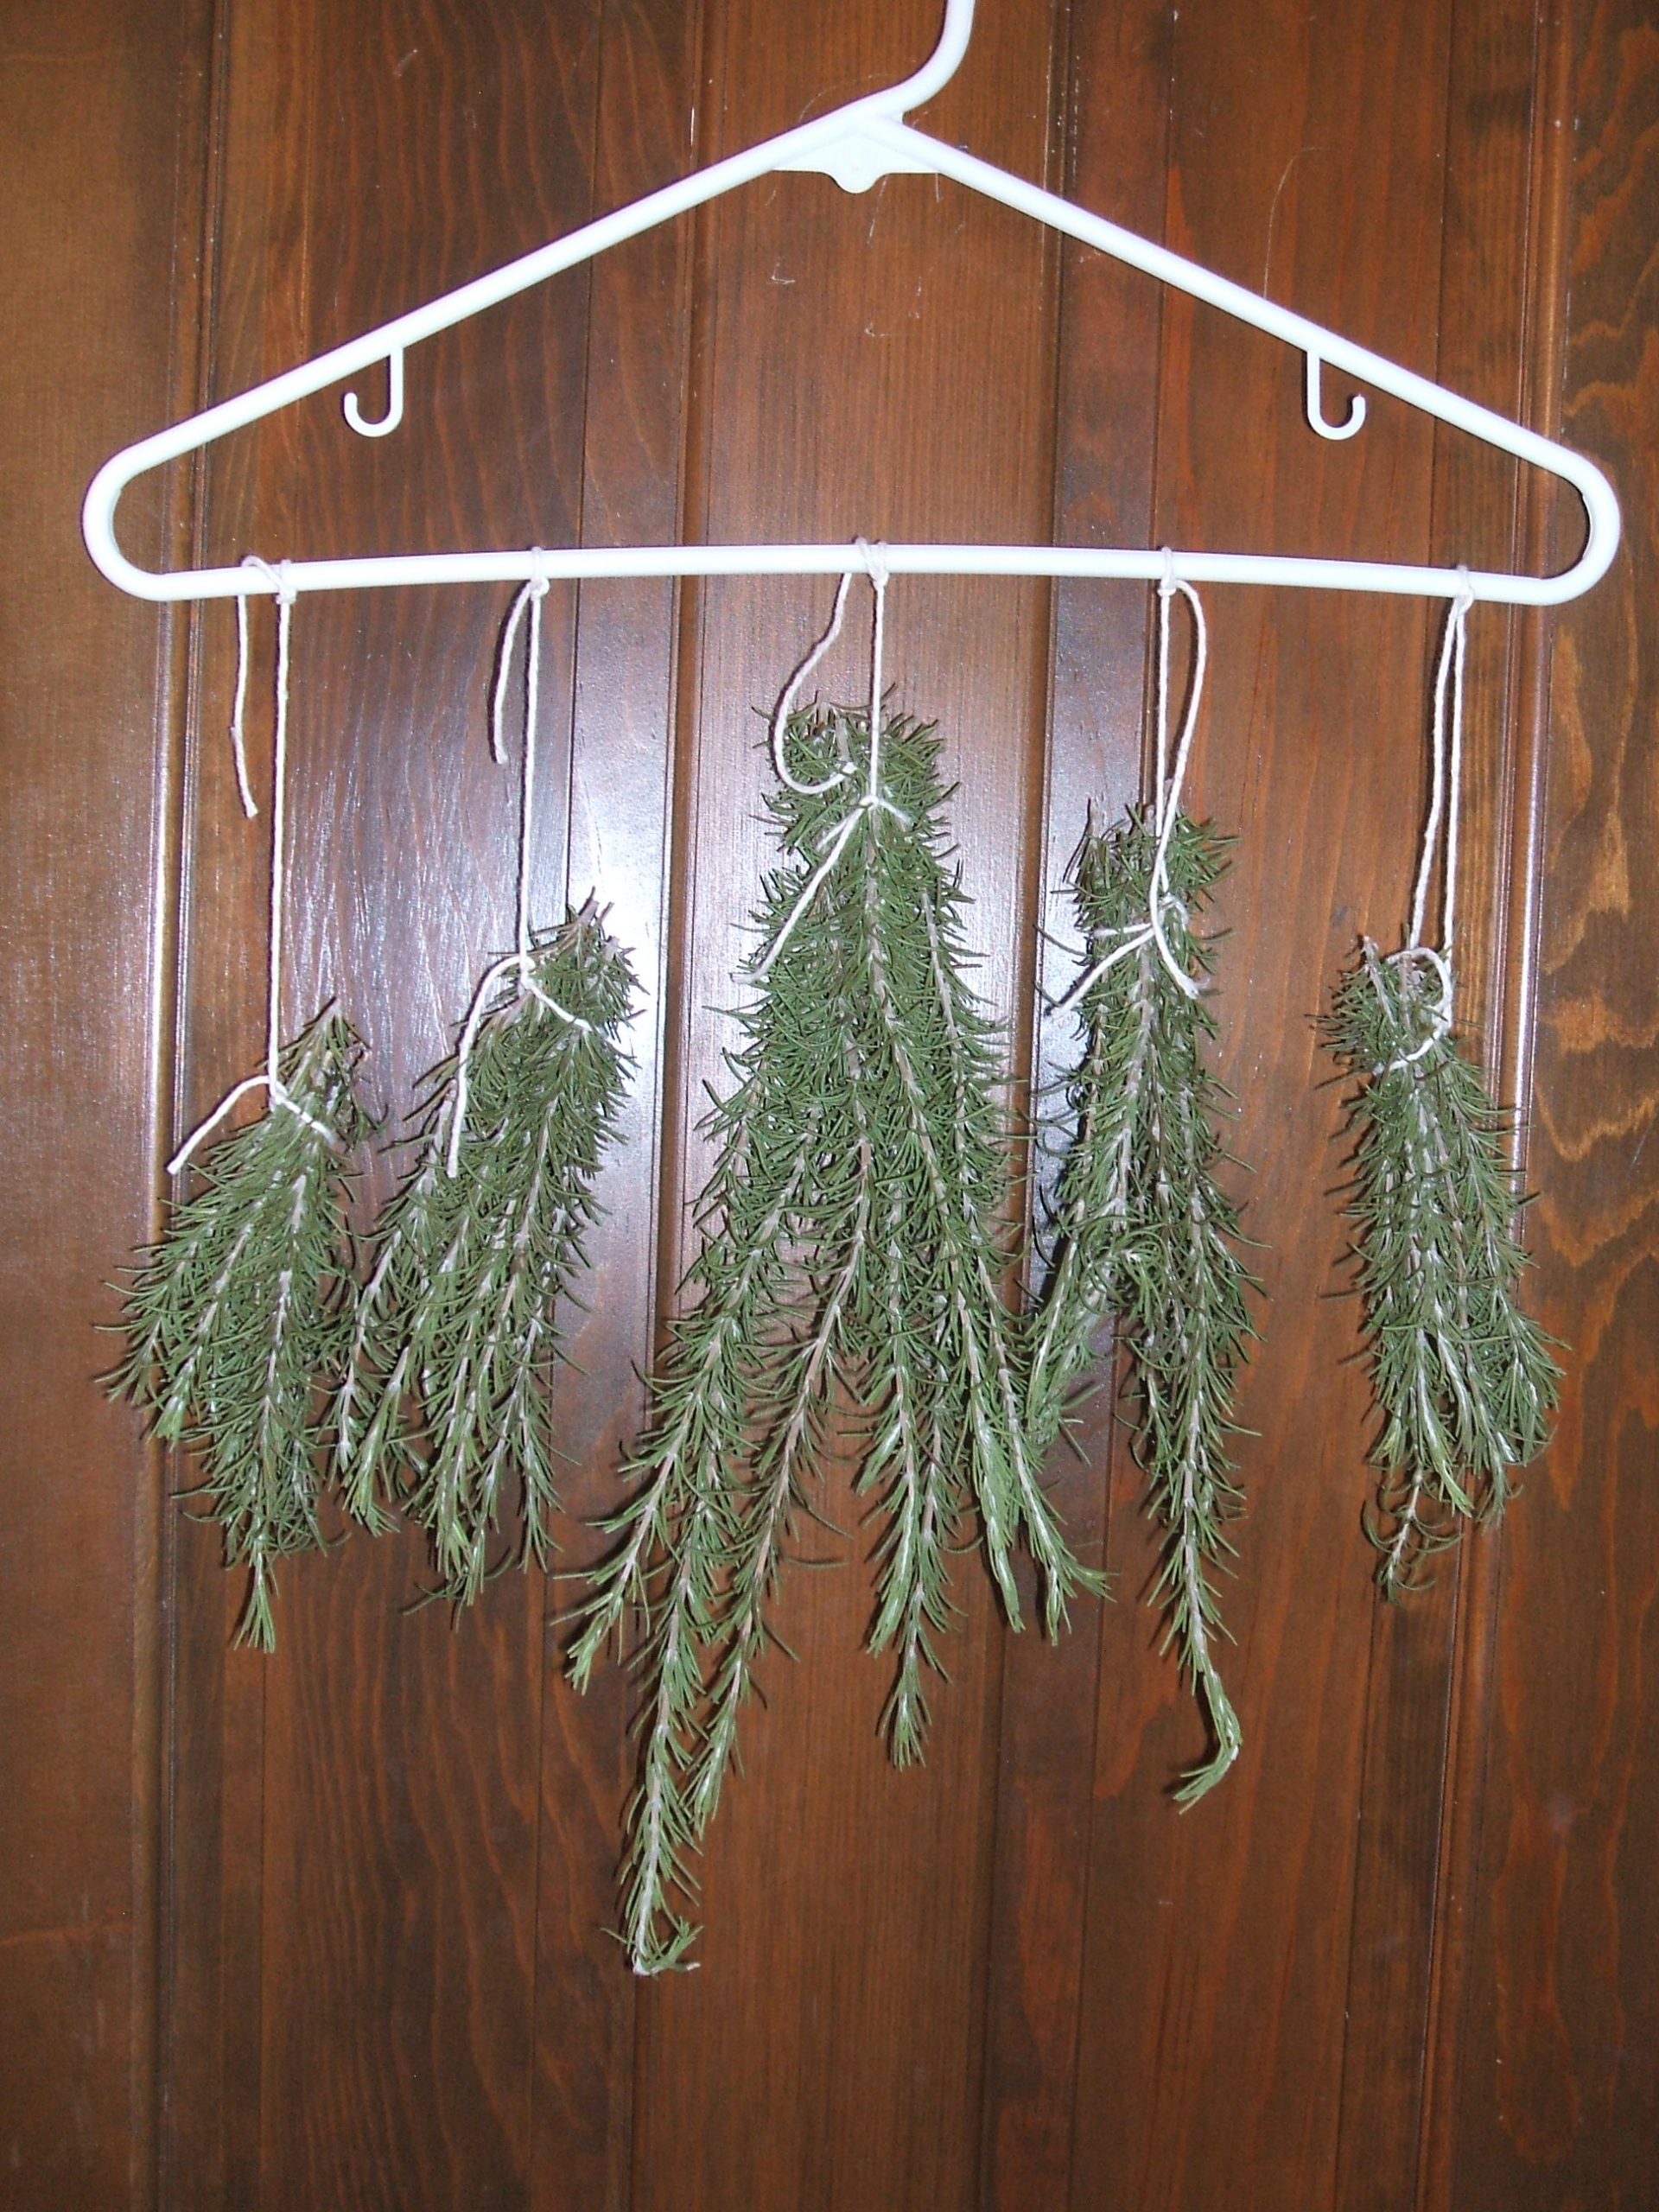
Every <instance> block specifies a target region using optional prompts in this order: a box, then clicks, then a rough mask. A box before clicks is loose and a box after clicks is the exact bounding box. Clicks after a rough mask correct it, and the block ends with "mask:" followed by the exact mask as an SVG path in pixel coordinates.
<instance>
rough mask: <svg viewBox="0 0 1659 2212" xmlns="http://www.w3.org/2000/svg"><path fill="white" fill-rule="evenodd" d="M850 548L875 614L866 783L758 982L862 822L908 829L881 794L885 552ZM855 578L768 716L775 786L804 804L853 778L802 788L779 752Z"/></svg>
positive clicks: (840, 590)
mask: <svg viewBox="0 0 1659 2212" xmlns="http://www.w3.org/2000/svg"><path fill="white" fill-rule="evenodd" d="M853 544H854V548H855V550H856V552H857V554H858V558H859V563H860V566H861V568H862V569H863V572H864V574H865V575H867V576H868V578H869V581H870V592H871V596H872V598H873V599H874V614H873V617H872V626H871V632H870V704H869V725H870V728H869V737H870V757H869V772H868V780H867V782H866V785H865V788H864V794H863V797H862V798H860V799H858V800H856V801H855V803H854V804H853V805H852V806H851V807H849V809H848V810H847V813H846V815H845V817H843V819H842V822H841V823H839V825H838V826H837V828H836V833H835V835H834V836H833V837H831V839H830V840H829V845H828V847H827V849H825V852H824V855H823V859H822V860H820V861H819V862H818V864H817V867H816V868H814V869H813V871H812V873H811V874H810V875H809V876H808V878H807V880H806V881H805V882H804V884H803V885H802V887H801V892H800V896H799V897H798V899H796V901H795V904H794V906H792V907H791V909H790V912H789V914H788V917H787V918H786V919H785V922H784V925H783V927H782V928H781V929H780V930H779V932H778V934H777V936H776V937H775V938H773V939H772V943H771V944H770V945H768V946H767V948H766V954H765V956H764V957H763V958H762V959H761V960H760V963H758V964H757V966H756V969H755V973H756V974H757V975H759V976H764V975H765V974H766V971H767V969H769V968H770V967H771V966H772V963H773V961H774V960H776V959H777V958H778V957H779V954H780V953H781V952H782V951H783V949H784V947H785V945H786V944H788V943H789V940H790V938H791V937H792V936H793V935H794V934H795V930H796V926H797V925H798V923H799V921H800V920H801V918H802V917H803V916H804V914H805V913H806V912H807V911H808V909H809V908H810V906H811V904H812V901H813V900H814V899H816V898H817V895H818V893H819V892H820V890H822V888H823V886H824V884H825V883H826V882H827V881H828V880H829V877H830V875H831V874H832V873H833V872H834V869H835V866H836V861H838V860H839V859H840V858H841V856H842V854H843V853H844V852H845V851H846V849H847V848H848V846H849V844H850V843H851V842H852V840H853V836H854V834H855V831H856V830H857V829H858V828H859V826H860V825H861V823H862V822H863V821H864V819H865V817H867V816H868V815H872V814H874V813H876V812H878V811H880V812H882V813H886V814H890V815H892V816H893V819H894V820H895V821H896V822H899V823H903V824H904V825H905V827H906V829H907V828H908V827H909V826H910V817H909V816H908V815H907V814H906V812H905V811H904V810H903V808H902V807H898V806H895V805H894V804H893V801H892V800H891V799H890V798H887V795H886V793H885V792H884V791H882V789H881V700H882V689H883V683H882V677H883V660H884V657H885V652H886V645H887V583H888V580H889V570H888V568H887V547H886V546H885V545H882V544H880V543H878V544H874V545H872V544H871V543H870V542H869V540H868V538H864V537H857V538H855V539H854V541H853ZM856 573H857V572H856V570H855V569H845V570H843V571H842V578H841V582H840V583H839V584H838V585H837V586H836V603H835V607H834V608H833V610H832V611H831V613H830V616H829V627H828V628H827V629H826V630H825V631H824V632H823V636H822V637H821V638H820V639H818V641H817V644H816V645H813V646H812V647H811V649H810V651H809V652H808V653H807V655H806V658H805V659H804V660H803V661H802V662H801V664H800V665H799V666H798V668H797V669H796V671H795V672H794V674H793V675H792V676H791V677H790V679H789V682H788V683H786V684H785V686H784V690H783V694H782V696H780V698H779V702H778V705H777V708H776V709H775V710H774V712H773V714H772V766H773V767H775V768H776V769H777V771H778V774H779V779H780V780H781V781H782V782H784V783H785V784H786V785H788V786H789V788H790V790H791V791H798V792H800V794H801V795H802V797H803V798H817V797H818V796H819V794H820V793H822V792H823V791H831V790H833V789H834V787H835V785H836V784H838V783H841V782H843V781H844V780H845V779H847V778H848V777H849V776H852V775H854V774H855V773H856V770H855V768H854V767H853V766H852V764H851V762H850V761H847V762H843V763H842V766H840V767H839V768H836V769H835V770H834V771H833V772H831V773H830V774H829V775H828V776H825V777H823V779H821V780H820V781H819V782H817V783H804V782H803V781H802V780H801V779H799V778H798V777H797V776H795V775H793V774H791V772H790V768H789V765H788V762H787V760H785V752H784V747H785V737H786V735H787V731H788V723H789V717H790V715H791V714H792V713H793V712H794V709H795V702H796V700H797V698H798V696H799V694H800V690H801V687H802V685H803V684H804V683H805V681H806V679H807V677H809V676H810V674H811V672H812V671H813V670H814V669H815V668H816V667H817V664H818V663H819V662H820V661H821V660H822V659H823V656H824V655H825V653H827V652H829V648H830V646H831V645H833V644H834V643H835V641H836V638H837V637H839V635H840V634H841V625H842V616H843V614H844V613H845V612H846V607H847V594H848V591H849V588H850V587H851V584H852V581H853V577H854V575H855V574H856Z"/></svg>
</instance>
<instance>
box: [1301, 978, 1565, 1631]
mask: <svg viewBox="0 0 1659 2212" xmlns="http://www.w3.org/2000/svg"><path fill="white" fill-rule="evenodd" d="M1432 958H1433V956H1431V957H1430V958H1422V957H1418V958H1411V957H1404V958H1399V957H1397V958H1395V959H1394V960H1386V959H1383V958H1381V957H1379V956H1378V953H1377V950H1376V946H1375V945H1373V944H1370V943H1366V944H1363V945H1362V947H1361V949H1360V957H1359V959H1358V962H1357V964H1356V965H1355V967H1354V968H1353V969H1352V970H1351V972H1350V973H1349V974H1348V975H1347V976H1345V977H1344V979H1343V982H1342V984H1341V986H1340V988H1338V993H1337V997H1336V1002H1335V1007H1334V1011H1333V1014H1332V1042H1333V1044H1334V1046H1335V1049H1336V1051H1337V1052H1338V1054H1339V1055H1340V1056H1341V1057H1342V1058H1343V1059H1344V1060H1345V1061H1346V1062H1347V1063H1348V1065H1349V1066H1350V1067H1351V1068H1352V1069H1353V1070H1354V1071H1355V1072H1356V1073H1357V1074H1358V1075H1359V1076H1360V1077H1361V1078H1362V1086H1361V1089H1360V1090H1359V1092H1358V1094H1357V1097H1356V1099H1355V1101H1354V1109H1353V1114H1354V1125H1355V1127H1356V1129H1357V1133H1358V1148H1357V1158H1356V1167H1357V1175H1356V1185H1355V1190H1356V1195H1355V1198H1354V1204H1353V1205H1352V1208H1351V1217H1352V1219H1353V1220H1354V1221H1355V1223H1356V1224H1357V1237H1356V1249H1357V1253H1358V1257H1359V1280H1360V1289H1361V1293H1362V1295H1363V1298H1364V1301H1365V1326H1366V1334H1367V1336H1368V1338H1369V1339H1370V1351H1371V1381H1372V1387H1373V1389H1375V1391H1376V1402H1377V1405H1378V1408H1379V1409H1380V1410H1381V1412H1382V1414H1383V1431H1382V1434H1381V1435H1380V1437H1379V1438H1378V1440H1377V1444H1376V1454H1375V1456H1376V1463H1377V1465H1379V1466H1380V1467H1381V1468H1382V1469H1383V1479H1382V1484H1381V1487H1380V1491H1379V1495H1378V1506H1379V1509H1380V1518H1379V1519H1377V1520H1376V1521H1371V1520H1370V1519H1369V1518H1368V1520H1367V1524H1366V1525H1367V1529H1368V1533H1369V1534H1370V1537H1371V1541H1373V1542H1374V1543H1375V1544H1376V1548H1377V1550H1378V1553H1379V1554H1380V1555H1381V1556H1380V1559H1379V1562H1378V1566H1377V1573H1376V1579H1377V1583H1378V1586H1379V1587H1380V1588H1381V1589H1382V1590H1383V1592H1384V1593H1385V1594H1386V1595H1387V1596H1388V1597H1389V1598H1395V1599H1397V1598H1400V1597H1402V1596H1404V1595H1405V1594H1406V1593H1407V1592H1409V1591H1411V1590H1414V1589H1416V1588H1418V1587H1420V1586H1421V1584H1422V1581H1423V1576H1422V1573H1421V1568H1422V1566H1423V1563H1424V1562H1425V1561H1426V1560H1427V1559H1428V1558H1429V1557H1430V1556H1431V1555H1432V1554H1433V1553H1435V1552H1437V1551H1440V1550H1442V1549H1444V1548H1446V1546H1448V1545H1450V1544H1454V1543H1455V1542H1456V1541H1457V1539H1458V1535H1459V1523H1460V1522H1463V1521H1465V1520H1474V1521H1483V1522H1484V1521H1496V1520H1497V1518H1498V1516H1500V1515H1501V1514H1502V1512H1503V1507H1504V1505H1505V1503H1507V1501H1508V1499H1509V1497H1510V1493H1511V1491H1512V1489H1513V1484H1512V1483H1511V1481H1510V1469H1511V1468H1513V1467H1520V1466H1524V1465H1526V1464H1527V1462H1528V1461H1529V1459H1533V1458H1534V1457H1535V1455H1536V1454H1537V1453H1538V1452H1541V1450H1542V1449H1543V1447H1544V1446H1545V1445H1546V1444H1547V1443H1548V1440H1549V1416H1550V1414H1551V1413H1552V1412H1553V1411H1554V1405H1555V1394H1556V1386H1557V1383H1559V1381H1560V1369H1559V1368H1558V1367H1557V1366H1556V1363H1555V1361H1554V1358H1553V1357H1552V1356H1551V1353H1550V1350H1549V1343H1550V1340H1549V1338H1548V1337H1547V1336H1546V1335H1545V1334H1544V1332H1543V1331H1542V1330H1541V1328H1539V1326H1538V1325H1537V1324H1536V1323H1535V1321H1532V1320H1529V1319H1528V1318H1527V1316H1526V1315H1525V1314H1524V1313H1522V1312H1521V1311H1520V1308H1519V1306H1517V1305H1516V1285H1517V1282H1518V1281H1519V1277H1520V1274H1521V1270H1522V1268H1523V1267H1524V1266H1525V1264H1526V1257H1527V1255H1526V1253H1525V1252H1524V1250H1523V1249H1522V1246H1521V1245H1520V1243H1518V1242H1517V1240H1516V1236H1515V1232H1514V1221H1515V1214H1516V1207H1517V1205H1518V1204H1519V1203H1520V1197H1519V1192H1518V1190H1517V1188H1516V1178H1515V1176H1514V1174H1513V1173H1512V1172H1511V1170H1510V1167H1509V1166H1507V1165H1506V1163H1505V1161H1504V1159H1503V1140H1504V1138H1505V1136H1506V1135H1508V1133H1509V1129H1510V1122H1509V1120H1508V1118H1507V1117H1506V1116H1503V1115H1502V1114H1500V1113H1499V1112H1498V1110H1497V1108H1496V1107H1495V1106H1494V1104H1493V1103H1492V1099H1491V1094H1490V1093H1489V1091H1488V1090H1487V1088H1486V1084H1485V1079H1484V1077H1483V1076H1482V1074H1481V1072H1480V1071H1479V1069H1478V1068H1477V1067H1475V1066H1474V1065H1472V1064H1471V1062H1470V1061H1468V1060H1467V1059H1465V1058H1464V1056H1463V1054H1462V1052H1460V1051H1459V1048H1458V1046H1457V1043H1456V1041H1455V1039H1454V1037H1453V1035H1452V1032H1451V1029H1450V1027H1449V1025H1448V1023H1447V1021H1446V1019H1445V1009H1446V1005H1447V1004H1448V1002H1449V994H1450V991H1451V988H1452V984H1451V974H1450V970H1449V969H1447V970H1446V971H1445V972H1444V974H1437V973H1436V972H1435V966H1434V965H1431V959H1432Z"/></svg>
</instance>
